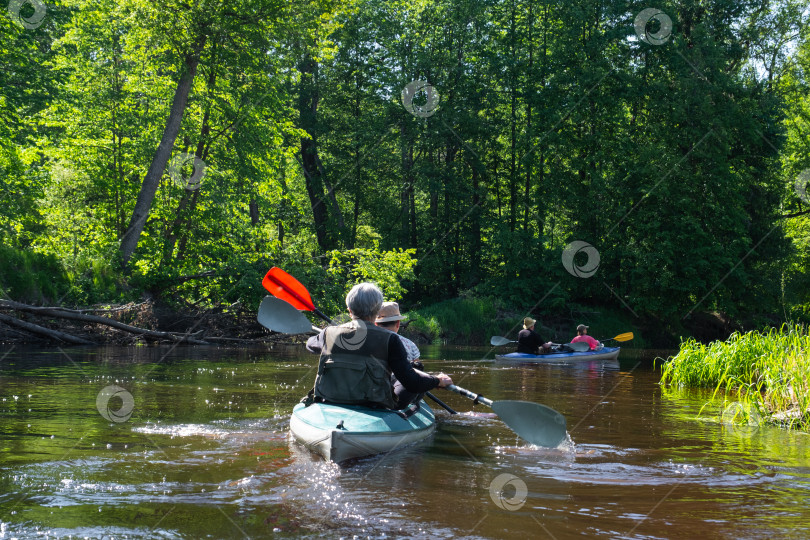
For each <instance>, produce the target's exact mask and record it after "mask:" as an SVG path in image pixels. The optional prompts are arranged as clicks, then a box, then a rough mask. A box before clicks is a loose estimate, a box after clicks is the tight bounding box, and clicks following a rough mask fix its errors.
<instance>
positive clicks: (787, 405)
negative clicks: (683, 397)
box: [661, 325, 810, 430]
mask: <svg viewBox="0 0 810 540" xmlns="http://www.w3.org/2000/svg"><path fill="white" fill-rule="evenodd" d="M809 355H810V335H808V331H807V328H806V327H804V326H802V325H784V326H782V328H779V329H776V328H772V329H770V330H769V331H767V332H748V333H745V334H740V333H736V332H735V333H734V334H732V335H731V336H730V337H729V338H728V339H727V340H726V341H715V342H712V343H711V344H709V345H703V344H701V343H698V342H697V341H695V340H694V339H689V340H687V341H684V342H683V343H681V347H680V351H679V352H678V354H677V355H675V356H674V357H672V358H671V360H670V361H668V362H666V363H664V364H663V366H662V375H661V384H662V385H670V386H678V387H703V388H712V387H713V388H714V389H715V391H714V395H713V397H714V396H716V395H717V394H718V392H720V391H725V392H726V393H731V394H732V395H736V398H737V400H739V402H740V403H741V404H742V407H741V409H742V410H746V411H752V413H749V414H745V415H743V416H744V417H745V418H742V419H743V420H745V419H748V418H747V417H748V416H751V414H753V412H754V411H755V412H756V413H758V414H760V415H762V416H763V417H764V418H766V419H767V420H768V421H770V422H772V423H777V424H780V425H785V426H787V427H791V428H797V429H802V430H808V429H810V359H808V356H809Z"/></svg>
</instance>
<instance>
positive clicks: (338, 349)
mask: <svg viewBox="0 0 810 540" xmlns="http://www.w3.org/2000/svg"><path fill="white" fill-rule="evenodd" d="M391 335H392V333H391V332H389V331H388V330H384V329H382V328H378V327H377V326H375V325H373V324H370V323H367V322H365V321H362V320H360V319H354V320H352V321H351V322H349V323H346V324H342V325H340V326H330V327H328V328H327V329H326V330H325V335H324V341H325V344H324V347H323V349H322V350H321V357H320V360H319V361H318V376H317V377H316V378H315V389H314V393H315V397H316V398H320V399H322V400H324V401H327V402H330V403H343V404H347V405H367V406H377V407H386V408H389V409H396V407H397V404H396V400H395V399H394V386H393V384H392V382H391V380H392V377H391V368H390V367H389V366H388V340H389V339H390V338H391Z"/></svg>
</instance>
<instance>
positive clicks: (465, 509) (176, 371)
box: [0, 348, 810, 538]
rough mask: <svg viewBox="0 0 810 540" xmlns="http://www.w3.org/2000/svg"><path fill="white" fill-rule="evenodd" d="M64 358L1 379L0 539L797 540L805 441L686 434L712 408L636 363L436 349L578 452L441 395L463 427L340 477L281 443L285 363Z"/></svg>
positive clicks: (266, 356) (308, 379) (199, 352)
mask: <svg viewBox="0 0 810 540" xmlns="http://www.w3.org/2000/svg"><path fill="white" fill-rule="evenodd" d="M66 352H67V353H68V354H69V356H70V358H68V357H67V355H65V354H63V353H61V352H60V351H55V352H54V351H44V352H40V351H25V352H22V351H15V352H14V353H12V354H11V355H9V357H8V358H7V359H6V360H5V361H4V362H3V363H2V364H0V377H1V378H2V386H0V538H4V537H9V538H10V537H30V536H34V535H40V536H45V535H50V536H57V537H66V536H69V535H72V536H74V537H76V536H82V537H88V538H100V537H103V536H116V535H117V536H125V537H129V538H155V537H161V536H165V537H187V538H198V537H215V538H231V537H239V536H249V537H271V536H272V537H276V536H289V537H298V536H301V535H310V536H327V537H341V536H353V535H358V536H370V537H382V536H388V537H391V536H395V537H398V536H409V537H415V538H428V537H429V538H435V537H439V538H445V537H446V538H451V537H458V536H465V537H470V538H511V537H516V536H519V537H536V536H543V535H547V536H553V537H554V538H567V537H574V536H576V537H580V536H583V535H594V536H605V537H615V538H669V537H673V536H682V537H698V536H699V537H706V536H709V537H728V538H738V537H775V536H785V535H789V534H792V535H794V536H795V535H798V536H806V535H807V533H808V531H807V525H806V524H807V523H808V522H810V520H809V519H808V518H810V511H808V510H806V509H805V507H806V505H805V504H804V498H805V494H806V493H807V489H808V487H810V484H809V483H808V481H809V480H810V479H809V478H808V476H810V455H808V453H810V450H809V448H810V446H809V445H808V444H807V440H808V439H807V435H804V434H797V433H789V432H785V431H783V430H779V429H776V428H772V427H759V428H747V427H746V428H733V427H730V426H724V425H722V424H720V423H719V422H718V421H717V420H716V417H713V416H710V415H709V416H706V415H704V416H701V417H698V416H697V412H698V411H699V410H700V408H701V406H702V405H703V403H704V402H705V401H706V400H707V397H706V394H705V392H696V393H695V392H693V393H681V394H674V393H663V394H662V392H661V389H660V387H659V386H658V385H657V380H658V374H657V373H655V372H653V371H652V370H651V369H650V367H649V363H648V362H646V360H645V359H644V358H639V357H638V356H634V355H633V354H631V353H632V351H630V352H628V354H627V355H626V356H625V354H624V352H625V351H622V357H620V359H619V362H615V361H614V362H608V363H602V362H586V363H582V364H575V365H562V366H555V365H542V366H540V365H510V366H503V365H499V364H496V363H494V362H489V361H481V358H482V357H484V356H485V351H482V350H470V349H451V350H449V351H448V352H447V354H445V353H444V349H430V350H429V351H427V352H428V354H425V357H426V358H427V359H428V362H427V363H428V365H429V367H430V368H431V369H436V370H438V369H441V370H444V371H447V372H449V373H453V375H454V379H456V380H459V381H460V380H463V381H464V383H463V385H464V386H465V387H468V388H470V389H472V390H474V391H476V392H481V393H484V394H485V395H487V396H489V397H491V398H493V399H496V400H497V399H523V400H529V401H537V402H541V403H545V404H547V405H549V406H551V407H553V408H555V409H557V410H559V411H560V412H562V413H563V414H564V415H565V416H566V418H567V420H568V426H569V432H570V436H571V440H570V441H568V443H567V444H564V445H563V446H561V447H560V448H558V449H545V448H536V447H532V446H530V445H527V444H525V443H523V442H522V441H520V440H519V439H517V437H516V436H515V435H514V433H512V432H511V430H509V429H508V428H507V427H506V426H505V425H504V424H503V423H502V422H501V421H500V420H498V419H497V417H495V416H494V415H493V414H492V412H491V410H490V409H488V408H486V407H483V406H480V405H479V406H473V405H472V404H471V402H469V401H467V400H464V399H463V398H461V397H459V396H455V395H451V394H449V393H445V392H443V393H441V394H440V397H441V398H442V399H444V400H446V401H447V402H448V403H449V404H450V405H451V406H452V407H453V408H455V409H457V410H459V411H462V412H464V413H465V414H461V415H456V416H450V415H449V414H447V413H445V412H443V411H439V412H438V413H437V417H438V419H439V425H438V429H437V430H436V432H435V434H434V436H433V437H431V438H430V439H428V440H427V441H424V442H423V443H421V444H418V445H415V446H412V447H409V448H405V449H403V450H402V451H399V452H395V453H392V454H390V455H387V456H382V457H376V458H366V459H362V460H358V461H356V462H354V463H351V464H350V465H348V466H342V467H339V466H337V465H334V464H332V463H327V462H323V461H322V460H320V458H317V457H315V456H313V455H312V454H310V453H309V452H307V451H305V450H303V449H302V448H301V447H299V446H298V445H297V444H295V443H294V442H292V441H291V440H290V438H289V436H288V432H287V425H288V421H289V411H290V410H291V409H292V406H293V405H294V403H295V402H297V401H298V399H299V398H300V397H301V395H303V394H304V393H305V391H306V390H307V389H308V388H309V387H310V386H311V384H312V379H313V378H314V372H313V367H314V366H315V358H314V357H311V356H304V355H301V354H299V350H297V349H293V350H273V351H236V352H234V351H226V350H220V349H199V348H193V349H185V350H184V349H181V348H176V349H173V350H172V351H171V352H169V351H168V350H167V349H160V348H139V349H116V348H108V349H103V350H78V351H77V350H66ZM431 355H432V358H433V359H431ZM109 384H118V385H120V386H121V387H124V388H126V389H127V390H128V391H129V392H131V394H132V396H133V398H134V403H135V407H134V410H133V414H132V417H131V418H130V420H129V421H127V422H122V423H115V422H110V421H107V420H105V419H104V418H103V417H102V416H101V415H100V414H99V412H98V410H97V409H96V403H95V400H96V396H97V394H98V392H99V391H100V390H101V389H102V388H104V387H105V386H106V385H109ZM499 475H509V476H508V478H510V479H513V480H512V483H511V484H509V485H508V486H507V487H508V488H509V489H512V491H509V492H507V491H503V492H502V493H499V494H498V497H502V498H506V499H508V500H514V501H515V504H514V505H513V506H511V507H504V506H503V505H501V506H499V505H498V504H497V500H498V497H495V496H494V495H493V489H494V488H493V486H495V485H496V482H495V480H496V479H497V478H499ZM501 478H503V477H501ZM498 486H500V484H498ZM515 486H517V488H521V489H522V488H523V486H525V491H521V490H519V489H517V488H516V487H515ZM500 488H501V489H503V490H506V489H507V488H505V487H503V486H500ZM509 508H515V509H514V510H510V509H509Z"/></svg>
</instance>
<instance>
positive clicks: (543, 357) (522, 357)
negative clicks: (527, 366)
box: [495, 347, 621, 363]
mask: <svg viewBox="0 0 810 540" xmlns="http://www.w3.org/2000/svg"><path fill="white" fill-rule="evenodd" d="M620 350H621V347H602V348H601V349H597V350H595V351H584V352H551V353H548V354H527V353H518V352H513V353H509V354H498V355H496V356H495V360H503V361H512V362H536V363H542V362H582V361H589V362H591V361H594V360H615V359H616V358H617V357H618V356H619V351H620Z"/></svg>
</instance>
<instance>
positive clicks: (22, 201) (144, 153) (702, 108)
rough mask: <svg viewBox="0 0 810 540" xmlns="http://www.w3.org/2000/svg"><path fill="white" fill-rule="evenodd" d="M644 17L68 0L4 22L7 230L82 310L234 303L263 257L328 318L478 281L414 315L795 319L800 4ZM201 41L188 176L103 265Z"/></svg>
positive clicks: (474, 4)
mask: <svg viewBox="0 0 810 540" xmlns="http://www.w3.org/2000/svg"><path fill="white" fill-rule="evenodd" d="M640 9H641V8H640V7H639V6H635V5H628V4H627V3H626V2H601V1H600V2H596V1H595V0H585V1H583V2H577V3H567V4H566V3H563V4H549V3H548V2H539V1H537V0H528V1H524V2H505V1H494V2H480V1H477V0H420V1H418V2H409V1H405V0H392V1H390V2H378V1H370V0H358V1H352V2H335V1H334V0H294V1H285V2H281V1H278V0H238V1H236V2H223V1H220V0H216V1H212V2H203V3H190V4H189V3H186V2H178V1H176V0H166V1H164V2H159V3H150V2H146V1H144V0H126V1H123V2H112V1H110V0H101V1H95V2H89V1H88V0H67V1H65V2H64V3H57V4H49V5H48V15H47V17H46V19H45V22H44V23H43V24H42V26H40V27H39V28H37V29H34V30H26V29H22V28H19V27H17V26H15V25H14V24H13V23H12V22H10V19H9V18H7V17H2V18H0V33H2V36H3V39H2V40H0V41H1V42H0V83H2V84H0V238H2V241H3V242H4V245H9V246H13V247H14V248H20V249H26V250H30V251H31V252H32V253H39V254H44V255H48V256H53V257H55V260H57V261H58V262H59V264H60V267H61V268H63V269H64V270H63V271H64V273H65V275H66V276H68V277H67V279H68V282H69V283H70V287H73V289H72V292H70V294H69V296H68V297H67V298H71V299H73V301H77V302H80V301H82V302H93V301H97V300H98V299H102V298H103V299H109V298H115V297H118V298H123V297H129V296H136V295H138V294H140V293H141V292H143V291H147V290H148V291H150V292H152V293H154V294H158V295H162V296H165V297H167V299H177V300H178V301H190V302H207V303H212V304H215V303H218V302H228V303H231V302H235V301H236V300H239V299H241V300H242V301H243V302H249V303H251V304H253V303H257V302H258V300H259V298H260V297H261V295H262V294H263V291H262V290H261V288H260V285H259V280H260V278H261V276H262V274H263V273H264V271H266V268H267V267H268V266H270V265H272V264H278V265H281V266H284V267H285V269H286V270H288V271H289V272H290V273H292V274H293V275H295V276H296V277H298V278H299V279H300V280H301V281H302V282H304V283H305V284H307V286H309V287H311V288H312V291H313V296H314V297H315V296H317V298H318V299H319V300H318V302H319V304H320V305H321V306H322V307H323V308H324V310H325V311H326V310H329V311H332V312H338V311H342V310H343V298H342V297H343V295H345V292H346V290H347V288H348V287H349V286H351V284H353V283H355V282H357V281H359V280H372V281H375V282H377V283H379V284H380V285H381V287H382V288H383V290H384V291H385V294H386V297H387V298H389V299H399V298H404V300H405V303H408V302H411V303H421V304H425V303H428V302H433V301H435V300H437V299H448V298H454V297H456V296H458V295H460V294H462V293H463V291H472V293H473V295H474V296H475V297H476V298H484V300H480V299H479V300H474V299H473V298H472V297H471V298H467V299H465V300H464V301H462V302H460V304H459V306H454V308H453V309H450V308H444V307H437V308H436V310H437V312H436V313H435V314H430V313H427V314H424V317H423V321H422V323H420V324H422V325H423V328H424V329H425V332H426V333H428V334H430V335H433V336H437V337H438V336H442V335H444V337H445V338H446V337H448V336H450V335H451V334H453V333H455V335H457V336H458V337H459V338H460V339H478V337H477V336H478V335H479V334H480V331H481V330H482V328H483V327H484V326H485V325H486V324H491V319H492V318H491V317H490V316H491V315H492V309H501V308H503V306H518V308H516V311H520V310H525V309H528V308H530V307H531V306H532V305H535V304H536V303H537V302H540V304H539V305H538V307H537V309H538V310H540V311H541V312H543V313H564V312H565V311H566V310H567V309H568V306H571V305H574V304H581V305H599V306H607V307H608V308H610V309H611V310H613V311H614V312H621V313H624V312H625V311H626V306H625V304H626V305H627V306H629V307H630V309H632V310H633V311H635V312H636V313H638V314H639V315H640V316H641V317H642V318H646V319H647V320H655V321H663V324H664V325H670V326H672V325H677V324H679V323H678V321H680V320H681V318H682V317H683V316H684V315H686V314H687V313H689V312H690V311H691V310H693V309H699V310H719V311H723V312H725V313H729V314H730V315H731V316H732V317H736V318H738V319H744V318H751V317H754V316H757V315H761V316H767V317H769V318H771V319H773V318H774V317H783V318H797V319H798V318H801V317H807V313H810V307H808V306H810V298H809V297H808V296H807V295H808V291H810V281H808V280H810V278H809V277H808V276H809V275H810V273H808V270H807V269H808V268H809V267H810V247H808V244H807V238H808V231H807V223H808V221H807V220H808V216H807V215H800V216H795V217H792V218H788V219H785V220H784V221H783V216H784V214H785V212H790V213H801V212H803V211H804V210H805V208H806V201H804V200H802V199H801V197H799V196H798V195H797V194H796V193H795V191H794V190H793V182H794V180H795V178H796V175H798V174H799V172H800V171H802V170H803V169H805V168H808V167H810V162H808V161H807V156H808V155H810V154H808V152H807V149H808V148H810V146H808V140H807V133H808V130H807V129H806V128H807V126H808V125H809V124H808V118H810V116H809V114H810V113H808V110H810V109H808V107H809V106H808V103H810V102H808V98H807V89H808V88H810V81H809V80H808V77H807V73H810V60H809V59H810V52H808V51H809V50H810V45H808V43H809V42H810V41H808V37H809V36H810V32H808V30H807V28H808V27H810V25H807V24H806V19H807V13H806V10H805V9H803V5H802V4H801V3H800V2H797V1H795V0H781V1H779V2H775V3H770V4H762V3H761V2H754V1H753V0H746V1H743V2H732V1H730V0H712V1H710V2H708V3H688V2H687V3H684V2H669V3H666V4H665V5H663V6H662V9H663V10H664V11H665V13H666V14H667V16H669V17H670V18H671V19H672V20H673V22H674V26H673V35H672V36H671V38H670V39H668V40H667V42H666V43H664V44H662V45H660V46H657V45H651V44H649V43H645V42H644V41H643V40H641V39H639V38H638V37H637V36H636V35H635V31H634V25H633V21H634V17H635V15H637V11H639V10H640ZM795 35H800V39H799V43H798V47H797V48H793V47H787V46H784V44H785V43H788V42H790V43H793V42H794V41H792V40H794V36H795ZM791 51H795V54H794V53H793V52H791ZM194 55H197V56H198V59H199V63H198V64H196V65H197V71H196V75H195V77H194V78H193V80H192V81H191V86H190V88H189V92H188V103H187V106H186V108H185V112H184V113H183V115H182V117H181V118H179V119H178V121H179V128H178V130H179V131H178V135H177V137H176V139H174V140H173V141H172V148H171V151H172V159H173V160H176V159H179V157H180V156H181V155H183V154H193V155H195V156H196V157H197V158H198V159H200V160H202V162H204V164H205V165H204V169H201V170H203V176H202V178H201V182H200V183H199V189H196V190H190V189H186V188H187V187H188V186H187V178H186V177H187V176H188V174H189V173H190V171H189V170H188V169H189V167H186V168H185V173H183V172H182V171H181V172H180V173H178V172H177V170H176V168H171V167H170V168H169V170H166V171H164V174H163V176H162V178H161V181H160V185H159V186H158V188H157V192H156V193H155V196H154V199H153V200H152V202H151V206H150V207H149V210H148V217H147V219H146V221H145V224H144V229H143V233H142V234H141V235H140V237H139V242H138V246H137V249H136V251H135V253H134V254H133V257H132V259H130V265H129V267H128V268H127V269H126V271H122V270H120V269H119V266H120V260H121V259H120V255H119V254H118V251H119V249H120V248H119V246H120V244H121V239H122V237H124V235H125V234H126V232H127V229H128V227H129V224H130V220H131V218H132V217H133V209H134V208H135V204H136V200H137V199H138V197H139V195H140V193H141V191H142V187H143V183H144V182H143V180H144V178H145V176H146V172H147V170H149V169H150V166H151V164H152V163H153V160H154V158H155V156H156V154H157V152H156V151H157V149H158V148H159V145H160V141H161V139H162V137H163V135H164V132H165V128H166V126H167V119H168V118H169V114H170V111H171V109H172V104H173V102H174V99H175V97H176V96H177V95H179V94H177V92H178V88H179V86H178V81H180V80H181V79H182V76H183V74H184V73H186V71H185V70H186V69H187V67H188V65H189V64H188V63H187V61H188V59H189V58H190V56H194ZM195 58H196V56H195ZM412 81H426V82H428V83H430V84H431V85H432V86H433V87H434V91H435V92H436V93H437V94H438V95H439V108H438V109H437V110H435V111H432V113H433V114H431V115H414V114H411V113H410V112H408V111H407V110H406V109H405V108H404V107H403V104H402V103H401V99H402V98H401V95H402V90H403V88H405V86H406V85H408V84H409V83H410V82H412ZM425 97H426V96H425V94H424V93H422V94H419V95H417V96H416V103H417V104H422V105H424V104H425ZM305 148H308V149H309V150H307V151H305V150H304V149H305ZM170 163H174V161H171V162H170ZM195 187H196V186H195ZM782 224H784V225H783V226H782ZM574 240H582V241H587V242H588V243H590V244H592V245H593V246H594V247H595V248H596V249H597V250H598V252H599V255H600V266H599V269H598V272H597V273H596V274H595V275H594V276H593V277H592V278H590V279H583V278H578V277H574V276H572V275H571V274H569V273H568V272H566V270H565V269H564V268H563V267H562V265H561V254H562V253H563V250H564V249H565V248H566V246H567V245H568V244H569V242H571V241H574ZM36 260H38V259H36ZM48 260H52V259H48ZM417 261H418V262H417ZM48 264H50V263H48ZM32 271H33V272H35V273H36V272H37V269H36V268H33V269H32ZM17 289H19V287H17V288H16V289H15V290H17ZM541 300H542V301H541ZM467 303H471V304H470V305H467ZM479 304H480V305H479ZM476 306H477V307H476ZM485 306H488V307H487V309H484V307H485ZM480 310H483V311H480ZM457 311H460V312H462V313H465V314H466V315H469V317H470V320H477V321H478V322H475V323H474V324H473V323H471V322H469V321H467V320H466V319H465V318H464V317H458V318H457V319H454V318H453V317H454V315H452V314H453V313H455V312H457ZM627 311H629V310H627ZM422 315H423V314H421V313H420V316H422ZM487 319H488V320H487ZM485 320H486V321H485ZM456 324H457V325H459V326H458V328H455V327H454V326H452V325H456ZM505 329H507V328H504V330H505ZM621 330H623V329H621ZM491 333H492V330H491V327H488V329H487V330H486V331H483V334H491Z"/></svg>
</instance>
